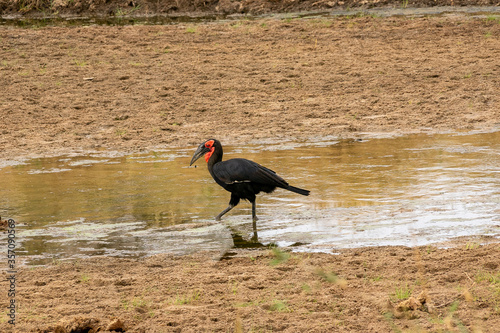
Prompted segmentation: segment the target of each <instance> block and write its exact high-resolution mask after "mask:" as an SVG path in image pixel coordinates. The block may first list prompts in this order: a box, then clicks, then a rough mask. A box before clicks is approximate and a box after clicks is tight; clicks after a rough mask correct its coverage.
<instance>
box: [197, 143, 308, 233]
mask: <svg viewBox="0 0 500 333" xmlns="http://www.w3.org/2000/svg"><path fill="white" fill-rule="evenodd" d="M203 155H205V161H206V162H207V166H208V171H209V172H210V175H212V178H213V179H214V180H215V182H216V183H217V184H219V185H220V186H222V187H223V188H224V189H225V190H226V191H229V192H231V199H230V200H229V206H228V207H227V208H226V209H224V210H223V211H222V212H220V214H219V215H217V216H216V217H215V220H216V221H220V220H221V218H222V216H224V214H226V213H227V212H229V211H230V210H231V209H233V208H234V207H235V206H236V205H238V203H239V202H240V200H241V199H245V200H248V201H250V203H251V204H252V221H253V226H254V230H255V229H256V224H255V223H256V221H257V220H258V218H257V215H256V212H255V210H256V208H255V206H256V204H255V200H256V195H257V194H259V193H260V192H265V193H271V192H273V191H274V190H275V189H276V188H277V187H279V188H283V189H285V190H288V191H292V192H295V193H298V194H301V195H309V193H310V191H308V190H304V189H301V188H298V187H294V186H291V185H289V184H288V182H287V181H286V180H284V179H283V178H281V177H280V176H278V175H277V174H276V172H274V171H273V170H271V169H268V168H266V167H264V166H262V165H260V164H258V163H256V162H253V161H250V160H247V159H245V158H233V159H229V160H226V161H223V160H222V155H223V150H222V144H221V143H220V141H219V140H217V139H210V140H207V141H205V142H203V143H201V144H200V145H199V146H198V149H196V151H195V153H194V154H193V157H192V158H191V163H190V164H189V165H190V166H191V165H193V163H195V162H196V161H197V160H198V159H199V158H200V157H201V156H203Z"/></svg>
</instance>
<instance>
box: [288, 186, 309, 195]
mask: <svg viewBox="0 0 500 333" xmlns="http://www.w3.org/2000/svg"><path fill="white" fill-rule="evenodd" d="M286 189H287V190H288V191H292V192H295V193H298V194H302V195H309V191H308V190H304V189H302V188H298V187H294V186H288V187H287V188H286Z"/></svg>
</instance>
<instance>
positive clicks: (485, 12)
mask: <svg viewBox="0 0 500 333" xmlns="http://www.w3.org/2000/svg"><path fill="white" fill-rule="evenodd" d="M431 15H469V16H473V17H494V18H498V15H500V7H498V6H463V7H457V6H433V7H422V8H413V7H405V6H404V5H401V6H400V7H394V8H391V7H380V8H352V9H349V8H348V9H345V10H344V9H342V10H339V9H335V10H329V11H312V12H297V13H278V14H274V13H273V14H263V15H248V14H232V15H223V14H219V13H213V14H205V13H203V14H202V15H200V14H192V15H171V14H164V15H156V14H155V15H117V16H109V15H106V16H95V17H86V16H67V17H64V16H59V15H50V14H48V15H45V16H43V17H38V18H26V17H24V16H23V15H20V14H19V15H10V16H1V17H0V26H2V25H6V26H16V27H22V28H38V27H43V26H54V25H63V26H87V25H119V26H124V25H135V24H139V25H169V24H182V23H207V22H225V21H234V20H242V19H245V20H247V19H249V20H252V19H262V18H276V19H296V18H305V19H307V18H319V17H323V18H328V17H345V16H376V17H390V16H406V17H422V16H431Z"/></svg>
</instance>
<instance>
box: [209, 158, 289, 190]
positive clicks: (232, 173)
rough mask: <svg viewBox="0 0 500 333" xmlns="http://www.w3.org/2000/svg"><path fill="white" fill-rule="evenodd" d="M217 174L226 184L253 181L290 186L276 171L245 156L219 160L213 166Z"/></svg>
mask: <svg viewBox="0 0 500 333" xmlns="http://www.w3.org/2000/svg"><path fill="white" fill-rule="evenodd" d="M213 171H214V174H215V176H217V178H219V179H220V180H221V181H223V182H224V183H226V184H234V183H243V182H253V183H258V184H266V185H273V186H277V187H285V188H286V187H288V183H287V182H286V181H285V180H284V179H283V178H281V177H280V176H278V175H277V174H276V172H274V171H273V170H271V169H268V168H266V167H263V166H262V165H260V164H258V163H255V162H253V161H250V160H247V159H244V158H233V159H230V160H227V161H223V162H219V163H217V164H215V165H214V168H213Z"/></svg>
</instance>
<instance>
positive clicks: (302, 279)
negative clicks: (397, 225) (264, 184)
mask: <svg viewBox="0 0 500 333" xmlns="http://www.w3.org/2000/svg"><path fill="white" fill-rule="evenodd" d="M54 2H55V1H54ZM4 3H5V2H1V1H0V4H4ZM68 3H73V2H68ZM75 3H83V2H78V1H75ZM103 3H104V2H103ZM113 3H115V2H113ZM2 8H3V9H2ZM0 9H2V10H5V7H1V6H0ZM309 9H310V8H309ZM499 37H500V24H499V21H498V19H492V18H490V19H486V18H472V17H466V16H445V17H424V18H401V17H400V18H377V17H354V18H353V17H349V18H333V19H322V18H319V19H310V20H305V19H298V20H276V19H259V20H242V21H230V22H222V23H210V24H178V25H171V26H124V27H119V26H89V27H62V26H59V27H44V28H37V29H19V28H14V27H8V26H0V78H1V79H0V91H1V92H2V93H1V94H0V110H2V111H1V113H0V135H1V136H0V145H1V147H2V148H3V149H2V150H1V151H0V158H3V159H15V158H18V157H22V156H33V155H51V154H58V153H64V152H70V151H75V150H88V149H98V148H106V149H117V150H127V151H132V150H144V149H152V148H154V147H172V146H186V145H195V144H198V143H199V142H200V141H202V140H204V139H206V138H207V137H217V138H219V139H221V140H222V141H223V143H225V144H234V145H243V144H245V143H248V142H251V141H258V140H267V139H270V140H321V139H324V138H326V137H328V136H333V137H356V136H359V135H370V134H364V133H367V132H369V133H377V132H383V133H388V134H398V133H409V132H431V133H432V132H442V131H456V130H475V129H480V130H487V129H492V128H498V126H499V125H500V121H499V119H500V104H499V96H500V94H499V93H500V79H499V77H500V63H499V62H498V59H500V38H499ZM478 242H479V241H478ZM455 245H458V246H457V247H454V248H451V249H436V248H435V247H419V248H403V247H382V248H365V249H356V250H345V251H342V253H341V254H340V255H338V256H332V255H325V254H292V255H291V257H290V258H289V259H288V260H287V261H285V262H283V263H281V264H278V265H276V266H272V265H271V264H270V262H271V260H272V256H273V254H271V253H270V252H268V251H261V252H240V253H239V256H238V257H236V258H232V259H230V260H223V261H217V260H210V259H209V258H211V257H213V256H214V255H213V254H199V255H197V256H193V257H189V256H188V257H172V256H166V255H162V256H155V257H152V258H148V259H143V260H137V261H134V260H123V259H114V258H95V259H91V260H83V261H77V262H73V263H55V264H54V265H50V266H48V267H45V268H34V269H33V268H22V269H20V271H19V272H18V275H17V278H18V284H17V296H16V297H17V300H18V304H19V308H18V323H17V325H16V327H15V330H16V331H19V332H27V331H30V330H34V331H36V330H37V329H38V330H40V331H42V332H78V331H80V332H92V331H97V330H100V331H105V330H111V329H114V330H115V331H120V330H124V331H127V332H204V331H209V332H212V331H224V332H233V331H234V332H268V331H273V332H277V331H284V332H333V331H342V332H390V331H394V332H400V331H404V332H407V331H410V332H418V331H432V332H446V331H452V332H454V331H456V332H459V331H460V332H462V331H466V330H469V331H473V332H494V331H495V330H496V329H497V328H498V327H499V326H500V287H499V285H500V273H499V267H498V265H499V263H500V248H499V246H498V244H493V245H485V246H479V245H478V243H476V242H475V241H473V242H469V243H467V244H466V243H465V242H462V243H460V242H459V243H458V244H455ZM281 256H283V255H281ZM4 274H5V273H4ZM7 289H8V286H7V282H6V279H5V278H2V279H1V281H0V290H7ZM398 290H400V291H401V293H402V294H403V295H400V298H399V299H398V297H397V296H396V293H397V292H398ZM404 291H407V293H404ZM410 296H412V297H410ZM0 306H1V307H2V308H3V309H5V308H6V306H7V298H6V297H3V298H1V299H0ZM6 320H7V317H6V316H5V314H3V315H2V316H1V317H0V331H2V332H7V331H9V330H12V327H11V326H9V324H7V322H6Z"/></svg>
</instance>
